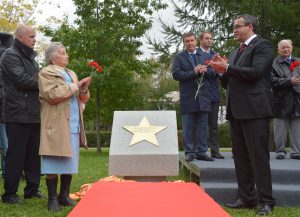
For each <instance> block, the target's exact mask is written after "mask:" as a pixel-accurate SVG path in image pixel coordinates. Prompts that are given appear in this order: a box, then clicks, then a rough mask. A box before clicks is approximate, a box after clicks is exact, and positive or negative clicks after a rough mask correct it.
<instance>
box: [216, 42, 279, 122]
mask: <svg viewBox="0 0 300 217" xmlns="http://www.w3.org/2000/svg"><path fill="white" fill-rule="evenodd" d="M238 51H239V49H238V48H237V49H235V50H234V51H233V52H232V53H231V54H230V56H229V59H228V63H229V67H228V68H227V72H226V73H225V74H224V75H223V76H222V77H221V82H222V86H223V87H225V88H226V89H227V115H226V118H227V119H230V118H235V119H258V118H270V117H272V115H273V114H272V102H271V86H270V82H269V80H268V75H269V73H270V71H271V67H272V62H273V52H274V50H273V47H272V44H271V42H269V41H267V40H265V39H261V38H258V37H256V38H254V39H252V41H251V42H250V43H249V45H248V46H247V47H246V49H245V50H244V51H243V52H242V53H241V54H239V53H238Z"/></svg>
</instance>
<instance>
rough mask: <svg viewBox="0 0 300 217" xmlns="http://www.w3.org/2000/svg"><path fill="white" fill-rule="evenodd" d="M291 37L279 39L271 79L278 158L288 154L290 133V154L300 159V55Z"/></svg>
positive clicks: (293, 157)
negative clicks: (296, 55)
mask: <svg viewBox="0 0 300 217" xmlns="http://www.w3.org/2000/svg"><path fill="white" fill-rule="evenodd" d="M292 50H293V45H292V41H291V40H287V39H285V40H281V41H280V42H279V43H278V49H277V51H278V56H277V57H276V58H275V59H274V61H273V66H272V71H271V73H270V80H271V84H272V88H273V111H274V138H275V144H276V159H284V158H285V157H286V151H285V144H286V141H287V133H288V132H289V136H290V149H289V152H290V157H291V158H292V159H298V160H300V67H299V65H300V59H299V58H296V57H293V56H292Z"/></svg>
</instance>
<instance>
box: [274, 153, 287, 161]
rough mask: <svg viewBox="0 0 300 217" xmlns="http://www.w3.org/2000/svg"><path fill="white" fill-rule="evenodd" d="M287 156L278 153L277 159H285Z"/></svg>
mask: <svg viewBox="0 0 300 217" xmlns="http://www.w3.org/2000/svg"><path fill="white" fill-rule="evenodd" d="M284 158H285V154H277V155H276V159H277V160H283V159H284Z"/></svg>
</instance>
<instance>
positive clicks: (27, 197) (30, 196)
mask: <svg viewBox="0 0 300 217" xmlns="http://www.w3.org/2000/svg"><path fill="white" fill-rule="evenodd" d="M31 198H39V199H41V198H46V196H44V195H42V193H41V192H39V191H37V192H35V193H33V194H27V195H24V199H31Z"/></svg>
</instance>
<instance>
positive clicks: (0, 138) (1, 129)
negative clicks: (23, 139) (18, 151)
mask: <svg viewBox="0 0 300 217" xmlns="http://www.w3.org/2000/svg"><path fill="white" fill-rule="evenodd" d="M0 145H1V149H2V152H3V154H2V155H1V169H2V177H4V176H5V156H6V152H7V148H8V142H7V135H6V130H5V125H4V124H3V123H0Z"/></svg>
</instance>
